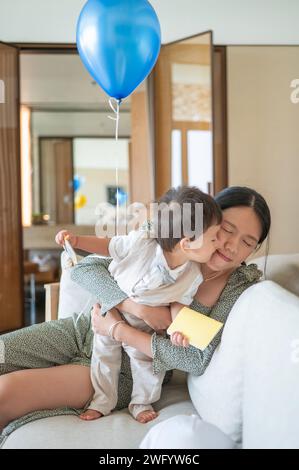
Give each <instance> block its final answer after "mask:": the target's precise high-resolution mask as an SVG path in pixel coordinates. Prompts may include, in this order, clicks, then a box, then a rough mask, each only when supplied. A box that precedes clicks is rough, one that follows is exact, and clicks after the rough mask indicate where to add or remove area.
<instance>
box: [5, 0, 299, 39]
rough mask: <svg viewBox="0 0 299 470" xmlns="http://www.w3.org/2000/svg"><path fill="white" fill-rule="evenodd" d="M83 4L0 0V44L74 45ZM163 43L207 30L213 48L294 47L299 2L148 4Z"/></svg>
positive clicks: (171, 0) (179, 0)
mask: <svg viewBox="0 0 299 470" xmlns="http://www.w3.org/2000/svg"><path fill="white" fill-rule="evenodd" d="M84 4H85V0H51V1H44V0H0V40H2V41H7V42H13V41H19V42H62V43H75V36H76V35H75V31H76V23H77V19H78V17H79V14H80V11H81V9H82V7H83V5H84ZM151 4H152V5H153V7H154V8H155V9H156V12H157V14H158V16H159V19H160V22H161V27H162V42H163V43H166V42H169V41H173V40H175V39H179V38H181V37H185V36H189V35H192V34H196V33H199V32H201V31H206V30H208V29H212V30H213V31H214V42H215V43H216V44H299V28H298V20H299V1H298V0H151Z"/></svg>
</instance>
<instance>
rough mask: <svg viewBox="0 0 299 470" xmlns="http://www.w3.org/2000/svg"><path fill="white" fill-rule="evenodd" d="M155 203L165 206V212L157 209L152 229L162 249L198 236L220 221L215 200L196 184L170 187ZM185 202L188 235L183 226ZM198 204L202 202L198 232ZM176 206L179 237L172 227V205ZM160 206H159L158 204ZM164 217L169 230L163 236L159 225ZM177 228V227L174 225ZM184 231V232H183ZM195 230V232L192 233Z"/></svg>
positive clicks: (220, 213)
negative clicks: (200, 223) (187, 217)
mask: <svg viewBox="0 0 299 470" xmlns="http://www.w3.org/2000/svg"><path fill="white" fill-rule="evenodd" d="M156 202H157V204H158V205H159V206H160V204H161V205H162V206H163V205H164V206H166V207H167V211H166V213H165V212H163V211H159V212H158V214H157V217H156V218H155V222H154V230H155V235H156V237H155V238H156V240H157V242H158V244H159V245H160V246H161V248H162V249H163V250H164V251H172V250H173V249H174V247H175V245H176V244H177V243H178V242H179V241H180V240H182V239H183V238H185V237H188V238H190V240H191V241H193V240H195V239H196V238H198V237H199V236H200V235H201V234H202V233H203V232H205V231H206V230H207V229H208V228H209V227H211V226H212V225H218V224H220V223H221V222H222V212H221V209H220V207H219V205H218V204H217V202H215V200H214V199H213V198H212V197H211V196H209V195H208V194H206V193H204V192H202V191H201V190H200V189H198V188H197V187H196V186H180V187H178V188H170V189H169V190H168V191H167V192H166V193H165V194H163V196H161V197H160V198H159V199H158V201H156ZM184 204H186V206H187V207H189V211H190V214H189V217H190V219H191V220H190V221H189V222H188V223H189V224H190V229H191V232H193V235H192V236H190V233H189V234H188V233H186V228H185V227H184V223H183V207H184ZM198 204H202V215H203V220H202V225H201V230H200V233H197V231H196V223H197V219H198V213H196V211H198V210H199V209H198ZM174 206H176V207H177V208H179V212H180V214H179V215H180V217H179V224H180V227H179V229H180V237H177V236H176V235H177V232H176V230H175V227H174V225H175V224H174V212H175V211H174V210H172V207H174ZM186 206H185V207H186ZM160 207H161V206H160ZM165 217H167V218H168V224H169V231H168V234H167V236H166V237H165V236H163V233H162V230H161V225H162V221H164V222H165ZM176 228H178V227H176ZM184 231H185V233H184ZM194 232H195V234H194Z"/></svg>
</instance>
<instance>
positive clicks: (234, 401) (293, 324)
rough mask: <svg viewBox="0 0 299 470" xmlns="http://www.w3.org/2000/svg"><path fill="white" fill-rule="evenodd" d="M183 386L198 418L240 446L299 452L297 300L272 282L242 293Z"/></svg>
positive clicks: (261, 283)
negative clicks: (200, 366)
mask: <svg viewBox="0 0 299 470" xmlns="http://www.w3.org/2000/svg"><path fill="white" fill-rule="evenodd" d="M296 348H297V349H296ZM188 387H189V392H190V396H191V399H192V401H193V404H194V406H195V408H196V410H197V411H198V413H199V415H200V416H201V418H202V419H203V420H204V421H208V422H210V423H212V424H214V425H215V426H217V427H218V428H219V429H220V430H221V431H223V432H224V433H226V434H228V435H229V436H230V437H231V439H233V440H234V441H235V442H237V443H241V441H243V447H244V448H255V447H261V448H262V447H263V446H264V447H268V448H275V447H288V446H292V445H293V446H294V444H295V443H296V445H295V447H298V448H299V407H298V396H299V300H298V298H297V297H296V296H295V295H293V294H291V293H290V292H288V291H287V290H285V289H282V288H281V287H280V286H278V285H277V284H275V283H274V282H272V281H264V282H260V283H258V284H256V285H254V286H252V287H250V288H249V289H247V290H246V291H245V292H244V293H243V294H242V295H241V296H240V298H239V299H238V301H237V302H236V304H235V305H234V307H233V309H232V311H231V313H230V315H229V317H228V320H227V323H226V325H225V328H224V331H223V335H222V340H221V343H220V345H219V346H218V348H217V350H216V351H215V353H214V355H213V357H212V360H211V362H210V364H209V366H208V368H207V370H206V371H205V373H204V375H202V376H200V377H194V376H191V375H190V376H189V378H188Z"/></svg>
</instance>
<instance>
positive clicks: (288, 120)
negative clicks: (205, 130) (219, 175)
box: [227, 46, 299, 253]
mask: <svg viewBox="0 0 299 470" xmlns="http://www.w3.org/2000/svg"><path fill="white" fill-rule="evenodd" d="M227 59H228V60H227V71H228V77H227V83H228V163H229V165H228V170H229V185H240V186H243V185H244V186H250V187H252V188H254V189H256V190H257V191H259V192H261V194H262V195H263V196H264V197H265V198H266V200H267V201H268V203H269V206H270V209H271V213H272V221H273V223H272V230H271V237H270V249H271V251H270V252H271V253H299V205H298V201H299V133H298V125H299V103H297V104H295V103H293V102H292V101H291V93H292V90H293V89H292V88H291V87H290V84H291V82H292V80H293V79H294V78H299V46H297V47H229V48H228V51H227Z"/></svg>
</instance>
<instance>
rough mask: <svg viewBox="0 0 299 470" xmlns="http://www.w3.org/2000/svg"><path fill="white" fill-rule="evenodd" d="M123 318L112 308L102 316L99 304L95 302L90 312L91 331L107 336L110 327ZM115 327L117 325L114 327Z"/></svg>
mask: <svg viewBox="0 0 299 470" xmlns="http://www.w3.org/2000/svg"><path fill="white" fill-rule="evenodd" d="M120 320H123V318H122V317H121V316H120V314H119V313H118V311H117V310H116V309H115V308H114V309H113V310H110V311H109V312H107V313H106V315H105V316H104V317H103V316H102V314H101V306H100V305H99V304H95V305H94V306H93V309H92V313H91V324H92V328H93V331H94V332H95V333H97V334H99V335H103V336H109V329H110V327H111V326H112V325H113V324H114V323H115V322H117V321H120ZM116 328H117V327H116Z"/></svg>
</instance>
